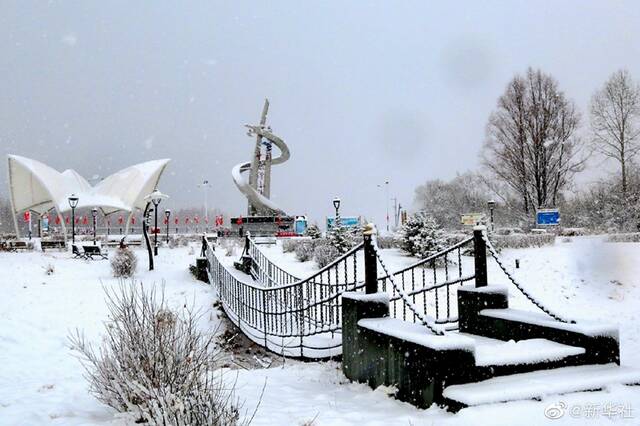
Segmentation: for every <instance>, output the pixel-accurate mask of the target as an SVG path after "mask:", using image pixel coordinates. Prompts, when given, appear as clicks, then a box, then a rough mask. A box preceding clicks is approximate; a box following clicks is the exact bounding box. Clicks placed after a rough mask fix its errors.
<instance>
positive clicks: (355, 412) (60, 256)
mask: <svg viewBox="0 0 640 426" xmlns="http://www.w3.org/2000/svg"><path fill="white" fill-rule="evenodd" d="M195 247H196V249H195V252H196V254H197V253H198V252H199V247H198V246H197V245H196V246H195ZM261 249H264V251H265V252H266V253H268V255H269V256H270V257H272V258H273V259H274V260H276V261H277V263H278V264H284V265H287V266H285V267H284V268H285V269H286V270H288V271H289V272H291V273H294V275H297V276H301V277H304V276H306V275H308V272H310V271H313V270H317V267H316V266H315V265H314V264H313V262H305V263H300V262H297V261H295V257H294V255H293V254H292V253H287V254H282V252H281V251H280V252H278V250H279V245H278V246H271V247H264V246H261ZM136 253H137V254H138V257H139V271H138V276H139V278H141V279H142V281H143V282H144V283H146V284H151V283H154V282H155V283H156V284H160V283H162V282H163V281H164V282H165V288H166V290H165V292H166V295H167V299H168V300H169V302H170V303H171V304H172V306H174V307H176V308H179V307H181V306H183V305H184V304H185V303H187V304H189V303H192V302H195V303H196V305H197V306H199V307H201V308H202V309H204V310H205V313H206V315H205V317H204V318H203V324H202V326H203V327H204V328H206V329H214V328H215V327H216V326H217V325H218V320H217V315H218V314H219V312H218V310H217V309H216V308H213V307H212V306H211V304H212V302H214V300H215V295H214V291H213V288H211V287H209V286H207V285H204V284H202V283H200V282H197V281H195V280H194V279H193V278H192V277H191V276H190V275H189V273H188V271H187V266H188V264H189V263H194V262H195V255H189V254H188V248H179V249H178V248H176V249H172V250H169V249H163V248H161V249H160V254H159V257H158V258H157V262H156V270H155V271H153V272H148V271H145V270H144V269H145V266H146V257H145V256H146V254H145V252H144V251H143V250H142V249H136ZM381 253H382V256H383V258H384V260H385V263H387V264H388V266H389V268H390V270H397V269H400V268H402V267H405V266H407V265H410V264H411V263H414V262H415V258H409V257H406V256H403V255H402V254H401V253H400V251H399V250H397V249H393V250H391V249H390V250H381ZM237 254H239V249H237V250H236V256H234V257H229V258H228V261H229V263H232V261H233V260H237ZM501 256H502V257H503V258H504V259H505V262H506V264H507V265H508V266H510V267H512V266H513V264H514V259H516V258H518V259H520V261H521V262H520V265H521V267H520V269H514V270H513V271H514V273H515V275H516V277H517V278H518V280H519V281H521V282H522V283H523V284H524V285H525V286H526V287H527V289H528V290H530V291H531V292H532V293H533V294H534V295H535V296H536V298H538V299H540V300H541V301H543V302H544V303H545V305H546V306H548V307H549V308H550V309H553V310H555V311H558V312H561V313H564V314H565V315H566V316H568V317H570V318H575V319H578V320H579V319H580V318H589V319H591V320H593V321H595V322H600V323H612V324H613V325H616V326H619V327H620V344H621V360H622V365H623V367H627V366H628V367H636V366H639V365H640V321H639V320H640V317H639V314H638V310H637V301H638V300H640V262H638V261H637V259H638V258H640V243H605V242H604V241H603V239H602V238H600V237H597V238H593V237H573V239H572V242H570V243H561V242H559V240H558V242H557V243H556V244H555V245H554V246H550V247H542V248H535V249H513V250H503V251H502V253H501ZM69 257H70V255H69V254H68V253H63V252H56V251H48V252H47V253H44V254H43V253H37V252H32V253H0V271H1V273H0V288H1V289H2V298H0V324H2V327H0V424H2V425H3V426H4V425H25V424H27V425H34V426H37V425H81V424H82V425H117V426H122V425H125V424H131V423H130V422H129V421H128V419H127V418H126V417H121V416H118V415H117V414H116V413H115V411H114V410H112V409H110V408H109V407H106V406H104V405H102V404H100V403H99V402H98V401H97V400H95V398H93V397H92V396H91V395H89V394H88V393H87V385H86V382H85V380H84V379H83V377H82V369H81V368H80V364H79V362H78V360H77V359H75V358H74V357H73V356H72V354H71V353H70V351H69V349H68V348H67V341H66V338H67V335H68V333H69V331H71V330H73V329H75V328H76V327H79V328H81V329H83V330H84V331H85V333H86V335H87V337H88V338H89V339H92V340H94V341H98V339H99V337H100V334H101V332H102V330H103V321H104V320H105V318H106V309H105V305H104V299H103V290H102V286H103V285H104V286H106V287H110V286H113V285H115V284H116V283H117V281H115V280H114V279H113V278H111V271H110V267H109V263H108V261H93V262H90V261H83V260H77V259H76V260H73V259H70V258H69ZM49 264H51V265H52V266H54V268H55V271H54V273H53V274H52V275H46V268H47V266H48V265H49ZM289 266H291V269H289ZM296 268H297V269H296ZM358 269H359V270H362V268H361V263H359V264H358ZM305 271H306V272H305ZM488 273H489V280H490V282H491V283H497V284H504V285H507V287H508V288H509V303H510V304H511V306H512V307H513V308H514V309H523V310H529V311H532V312H534V311H535V309H536V308H535V307H532V306H531V304H530V303H529V302H528V301H527V300H526V299H524V298H523V297H522V296H521V295H519V294H518V292H517V290H516V289H514V288H513V287H512V286H511V285H510V284H509V283H508V282H507V280H506V279H505V278H504V276H503V275H502V274H501V273H500V272H499V271H498V270H497V268H496V267H495V265H494V264H493V262H492V261H489V271H488ZM239 274H241V273H239ZM580 322H581V321H580ZM416 327H418V328H419V330H420V331H418V329H416V330H415V331H414V332H415V333H416V334H420V336H421V337H423V336H424V335H426V334H427V331H426V330H425V328H424V327H422V326H420V325H417V326H416ZM458 337H460V338H461V337H464V336H458ZM471 342H472V343H473V341H471ZM482 343H483V342H477V341H476V342H475V343H474V344H475V345H476V350H483V349H482V348H480V347H481V346H482ZM505 346H508V343H507V344H506V345H505ZM505 350H506V348H505ZM594 367H598V366H594ZM582 371H583V373H582V374H574V375H572V376H565V378H567V381H568V380H571V382H572V383H573V384H575V380H578V379H580V380H582V379H584V380H596V379H598V378H599V377H600V376H601V375H600V374H599V373H598V372H597V371H593V370H592V371H590V372H588V374H585V373H584V371H585V370H582ZM623 371H624V370H623ZM600 372H602V370H600ZM237 374H238V376H237V377H238V379H237V386H238V388H237V395H236V396H237V397H238V398H240V400H241V401H244V408H245V409H246V410H247V411H248V412H249V413H248V414H249V415H250V414H251V412H252V411H253V409H254V407H255V406H256V404H257V402H258V401H259V400H260V395H261V392H262V388H263V386H264V385H265V380H266V388H265V390H264V396H263V397H262V402H261V404H260V406H259V408H258V412H257V414H256V418H255V419H254V423H253V424H254V425H273V424H276V425H279V424H283V425H288V424H291V425H299V424H303V422H305V421H310V420H312V419H315V422H314V423H313V424H314V426H324V425H352V424H359V425H395V424H403V425H408V424H414V425H423V424H437V425H469V424H491V425H514V424H523V419H526V421H525V423H527V424H547V423H551V424H575V425H581V424H584V423H585V417H584V416H582V417H575V418H574V417H571V416H569V414H568V413H567V414H566V415H565V416H564V417H562V418H561V419H558V420H553V421H551V420H549V419H547V418H546V417H545V415H544V412H545V409H546V408H548V407H550V406H554V405H558V404H565V405H566V406H567V407H571V406H581V407H587V406H588V405H589V404H591V405H593V404H599V405H600V406H604V405H605V404H607V403H614V404H618V405H621V404H630V405H631V407H632V409H633V413H632V414H633V416H634V418H633V419H630V420H627V421H622V420H620V421H618V422H616V423H617V424H618V423H619V424H637V423H638V416H639V415H640V414H639V412H638V401H640V387H637V386H636V387H628V386H621V385H607V386H606V389H605V390H604V391H598V392H581V393H571V394H566V395H551V393H552V391H556V390H562V389H559V388H551V387H549V388H544V389H543V386H542V384H540V386H539V387H538V389H541V390H543V391H544V394H543V395H540V396H539V397H540V400H539V401H534V400H526V401H514V402H509V403H504V404H503V403H500V404H489V405H483V406H476V407H470V408H466V409H463V410H462V411H460V412H459V413H457V414H451V413H448V412H446V411H445V410H443V409H441V408H438V407H431V408H429V409H427V410H421V409H417V408H415V407H413V406H412V405H410V404H407V403H403V402H400V401H397V400H395V399H393V398H391V397H389V396H388V395H387V390H384V389H379V390H377V391H372V390H371V389H370V388H369V387H368V386H367V385H366V384H357V383H350V382H349V381H348V380H347V379H346V378H345V377H344V375H343V374H342V372H341V371H340V364H339V363H337V362H323V363H315V362H305V363H301V362H297V361H293V360H289V359H288V360H286V361H285V363H284V366H283V367H282V368H280V367H278V368H270V369H257V370H241V371H238V372H237ZM625 374H626V373H625ZM616 381H617V380H616ZM538 383H542V382H538ZM545 383H546V382H545ZM554 383H561V380H555V381H554ZM485 384H486V383H485ZM586 384H589V383H586ZM500 387H502V388H506V385H505V384H502V385H500V386H496V388H500ZM513 388H515V387H513ZM489 390H490V389H489ZM487 392H488V391H487ZM587 420H589V423H590V424H611V421H610V420H609V419H606V418H605V417H602V416H600V417H599V418H596V419H587Z"/></svg>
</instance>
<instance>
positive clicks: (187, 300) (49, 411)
mask: <svg viewBox="0 0 640 426" xmlns="http://www.w3.org/2000/svg"><path fill="white" fill-rule="evenodd" d="M136 254H137V256H138V275H137V277H138V278H139V279H140V280H141V281H142V282H143V283H144V284H145V285H154V284H155V285H162V284H163V283H164V285H165V294H166V296H167V299H168V300H169V302H170V304H171V306H172V307H174V308H176V309H180V308H182V307H183V306H184V305H185V304H186V305H187V306H190V305H192V304H193V305H194V306H195V307H196V308H197V309H202V310H204V312H205V313H207V314H206V315H204V317H203V327H205V328H206V329H210V330H213V329H215V328H216V326H217V324H218V320H217V317H216V316H215V315H212V314H213V312H212V311H211V309H210V305H211V303H212V301H213V297H212V289H211V287H209V286H207V285H204V284H203V283H200V282H197V281H195V280H194V279H193V278H192V277H191V276H190V274H189V272H188V270H187V266H188V265H189V263H194V262H195V260H194V259H195V257H194V256H191V255H189V254H188V249H187V248H180V249H172V250H168V249H164V250H163V249H160V251H159V256H158V257H157V258H156V259H157V260H156V270H155V271H152V272H149V271H145V269H146V266H147V261H146V257H145V255H146V253H145V252H144V251H142V249H139V250H136ZM70 257H71V256H70V254H69V253H67V252H59V251H58V252H56V251H47V252H46V253H38V252H32V253H17V254H14V253H0V270H1V271H2V274H1V275H0V287H1V288H2V298H1V299H0V324H2V327H0V348H2V350H0V424H2V425H3V426H4V425H41V424H61V425H79V424H84V425H86V424H119V423H117V422H116V423H113V422H114V414H115V412H114V410H112V409H110V408H109V407H106V406H104V405H102V404H100V403H99V402H98V401H97V400H96V399H95V398H93V397H92V396H91V395H89V394H88V393H87V385H86V382H85V380H84V378H83V377H82V374H83V371H82V368H81V366H80V363H79V361H78V360H77V359H76V358H75V357H74V356H73V354H72V353H71V352H70V350H69V349H68V341H67V336H68V335H69V333H70V332H71V331H73V330H75V329H76V328H78V329H80V330H83V331H84V333H85V335H86V336H87V338H88V339H90V340H92V341H94V342H98V341H99V339H100V336H101V333H102V331H103V329H104V325H103V321H105V320H106V319H107V317H106V315H107V312H106V306H105V303H104V293H103V289H102V287H103V286H104V287H105V288H112V287H114V286H117V285H118V281H117V280H116V279H115V278H113V277H112V276H111V267H110V265H109V261H108V260H96V261H85V260H79V259H71V258H70ZM48 265H52V266H53V267H54V272H53V274H51V275H47V274H46V268H47V266H48Z"/></svg>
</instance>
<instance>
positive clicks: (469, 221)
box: [460, 213, 487, 226]
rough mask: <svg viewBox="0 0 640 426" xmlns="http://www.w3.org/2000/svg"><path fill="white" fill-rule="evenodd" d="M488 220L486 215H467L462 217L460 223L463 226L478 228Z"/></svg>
mask: <svg viewBox="0 0 640 426" xmlns="http://www.w3.org/2000/svg"><path fill="white" fill-rule="evenodd" d="M486 221H487V218H486V217H485V215H484V213H465V214H463V215H461V216H460V223H462V224H463V225H469V226H476V225H478V224H480V223H485V222H486Z"/></svg>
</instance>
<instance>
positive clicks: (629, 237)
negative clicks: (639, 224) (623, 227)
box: [605, 232, 640, 243]
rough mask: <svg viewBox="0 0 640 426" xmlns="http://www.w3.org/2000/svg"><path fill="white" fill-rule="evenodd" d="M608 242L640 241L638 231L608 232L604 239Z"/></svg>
mask: <svg viewBox="0 0 640 426" xmlns="http://www.w3.org/2000/svg"><path fill="white" fill-rule="evenodd" d="M605 241H606V242H608V243H640V232H632V233H628V234H610V235H607V239H606V240H605Z"/></svg>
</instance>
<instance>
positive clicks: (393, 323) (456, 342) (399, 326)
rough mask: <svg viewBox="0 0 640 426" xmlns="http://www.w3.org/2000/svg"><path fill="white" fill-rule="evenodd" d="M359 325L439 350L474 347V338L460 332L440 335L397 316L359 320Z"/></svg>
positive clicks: (469, 348) (471, 348)
mask: <svg viewBox="0 0 640 426" xmlns="http://www.w3.org/2000/svg"><path fill="white" fill-rule="evenodd" d="M358 325H359V326H360V327H363V328H366V329H369V330H372V331H377V332H378V333H383V334H386V335H388V336H393V337H397V338H398V339H402V340H406V341H408V342H413V343H416V344H418V345H422V346H425V347H427V348H431V349H434V350H438V351H443V350H455V349H459V350H467V351H470V352H472V351H473V347H474V343H473V340H472V339H469V338H468V337H465V336H462V335H460V334H459V333H447V334H445V335H443V336H438V335H436V334H433V333H431V332H430V331H429V330H428V329H427V328H426V327H425V326H424V325H421V324H416V323H411V322H406V321H402V320H401V319H397V318H366V319H361V320H360V321H358Z"/></svg>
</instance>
